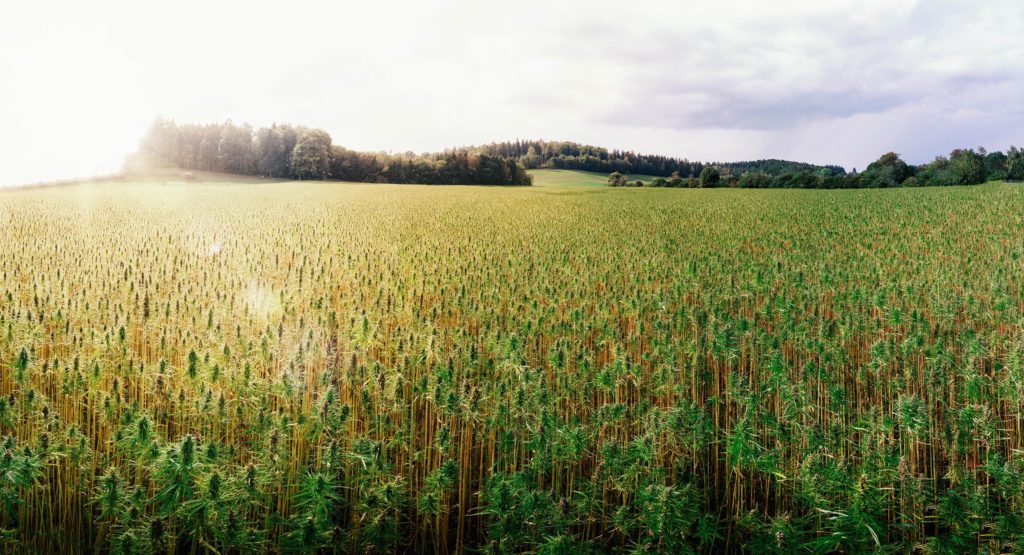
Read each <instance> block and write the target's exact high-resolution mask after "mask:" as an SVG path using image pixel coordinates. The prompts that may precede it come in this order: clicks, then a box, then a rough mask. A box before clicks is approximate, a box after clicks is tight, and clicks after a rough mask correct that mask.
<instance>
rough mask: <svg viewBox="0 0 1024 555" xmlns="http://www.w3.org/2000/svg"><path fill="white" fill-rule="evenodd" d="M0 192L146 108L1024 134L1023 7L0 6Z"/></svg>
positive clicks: (790, 132)
mask: <svg viewBox="0 0 1024 555" xmlns="http://www.w3.org/2000/svg"><path fill="white" fill-rule="evenodd" d="M2 12H3V15H2V20H0V152H2V154H0V184H11V183H23V182H30V181H38V180H44V179H58V178H67V177H73V176H80V175H92V174H97V173H104V172H112V171H116V170H117V169H119V167H120V165H121V162H122V161H123V158H124V155H125V154H126V153H128V152H129V151H132V150H134V149H135V147H136V146H137V143H138V139H139V137H140V136H141V134H142V133H143V132H144V131H145V130H146V128H148V126H149V124H150V123H151V122H152V120H153V119H154V118H155V117H156V116H157V115H163V116H165V117H169V118H173V119H175V120H176V121H178V122H219V121H224V120H226V119H229V118H230V119H231V120H233V121H234V122H236V123H243V122H248V123H251V124H253V125H254V126H261V125H269V124H271V123H273V122H287V123H293V124H304V125H309V126H317V127H322V128H324V129H326V130H327V131H328V132H330V134H331V136H332V137H333V139H334V142H335V143H336V144H342V145H345V146H347V147H350V148H354V149H361V150H392V151H406V150H414V151H427V150H438V149H443V148H445V147H449V146H459V145H470V144H477V143H482V142H489V141H496V140H505V139H515V138H517V137H518V138H543V139H552V140H554V139H557V140H574V141H580V142H585V143H591V144H598V145H602V146H608V147H618V148H627V149H632V150H637V151H642V152H648V153H659V154H667V155H673V156H680V157H687V158H690V159H691V160H712V161H728V160H740V159H754V158H767V157H774V158H787V159H797V160H803V161H810V162H818V163H837V164H840V165H844V166H846V167H847V168H848V169H849V168H852V167H857V168H863V167H864V166H866V165H867V164H868V163H869V162H870V161H872V160H874V159H875V158H877V156H878V155H879V154H881V153H883V152H885V151H889V150H894V151H897V152H900V153H902V154H903V156H904V158H906V159H907V160H908V161H911V162H915V163H921V162H926V161H928V160H930V159H931V158H933V157H934V156H935V155H936V154H943V153H948V151H949V150H951V149H952V148H954V147H961V146H963V147H974V146H978V145H985V146H987V147H989V148H990V149H995V148H999V149H1002V148H1005V147H1007V146H1009V145H1010V144H1022V143H1024V2H1021V0H973V1H967V0H964V1H961V0H831V1H825V0H806V1H805V0H776V1H775V2H765V1H763V0H749V1H747V0H730V1H724V0H715V1H696V2H694V1H687V2H682V1H677V0H674V1H665V2H661V1H644V0H632V1H625V2H624V1H621V0H617V1H615V2H603V1H594V0H578V1H577V0H573V1H563V2H555V1H552V0H547V1H537V2H534V1H520V2H489V1H485V0H459V1H430V0H418V1H414V2H386V1H373V2H370V1H367V2H361V3H360V4H359V5H355V3H352V2H338V1H333V2H326V1H325V2H307V1H295V0H292V1H289V2H281V1H275V2H266V3H262V2H254V1H225V2H214V1H212V0H196V1H192V0H178V1H176V2H159V3H157V2H147V1H140V0H133V1H125V2H111V1H91V2H81V1H77V0H76V1H66V2H47V1H37V2H18V3H6V4H5V6H4V8H3V10H2Z"/></svg>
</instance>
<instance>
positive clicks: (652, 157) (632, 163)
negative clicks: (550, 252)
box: [480, 140, 846, 179]
mask: <svg viewBox="0 0 1024 555" xmlns="http://www.w3.org/2000/svg"><path fill="white" fill-rule="evenodd" d="M480 148H481V149H482V150H483V151H484V152H487V153H489V154H492V155H495V156H502V157H509V158H515V159H516V160H518V161H519V162H520V163H522V164H523V166H525V167H526V168H527V169H537V168H553V169H563V170H582V171H590V172H598V173H609V172H619V173H622V174H641V175H653V176H657V177H665V178H668V177H672V176H673V175H675V176H678V177H681V178H684V179H685V178H690V177H693V178H696V177H699V176H700V174H701V172H703V171H704V168H705V167H707V166H714V167H716V168H719V169H721V170H728V171H729V172H730V173H731V174H734V175H742V174H744V173H748V172H763V173H766V174H768V175H782V174H787V173H798V172H812V173H813V172H818V171H822V170H827V171H829V172H831V173H834V174H837V175H842V174H845V173H846V170H845V169H843V168H842V167H840V166H833V165H827V166H818V165H815V164H807V163H804V162H791V161H788V160H774V159H771V160H754V161H748V162H710V163H704V162H693V161H690V160H688V159H686V158H673V157H671V156H661V155H656V154H638V153H636V152H632V151H622V150H608V149H607V148H602V147H598V146H592V145H584V144H579V143H574V142H570V141H533V140H516V141H507V142H498V143H491V144H487V145H484V146H482V147H480Z"/></svg>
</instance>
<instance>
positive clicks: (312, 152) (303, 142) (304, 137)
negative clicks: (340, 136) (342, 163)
mask: <svg viewBox="0 0 1024 555" xmlns="http://www.w3.org/2000/svg"><path fill="white" fill-rule="evenodd" d="M296 135H297V137H296V141H295V148H294V149H293V150H292V175H293V176H295V177H297V178H298V179H326V178H327V172H328V170H329V169H330V164H331V136H330V135H328V134H327V132H326V131H324V130H323V129H306V128H302V129H299V130H298V132H297V133H296Z"/></svg>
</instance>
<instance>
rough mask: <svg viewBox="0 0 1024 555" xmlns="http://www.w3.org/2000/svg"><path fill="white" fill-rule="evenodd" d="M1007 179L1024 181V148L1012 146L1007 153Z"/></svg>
mask: <svg viewBox="0 0 1024 555" xmlns="http://www.w3.org/2000/svg"><path fill="white" fill-rule="evenodd" d="M1006 179H1007V180H1010V181H1024V148H1017V147H1015V146H1011V147H1010V150H1009V152H1007V154H1006Z"/></svg>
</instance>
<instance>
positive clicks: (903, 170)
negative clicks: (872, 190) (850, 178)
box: [861, 152, 914, 187]
mask: <svg viewBox="0 0 1024 555" xmlns="http://www.w3.org/2000/svg"><path fill="white" fill-rule="evenodd" d="M913 175H914V168H913V167H911V166H909V165H907V163H906V162H904V161H903V160H902V159H901V158H900V155H899V154H896V153H895V152H887V153H885V154H883V155H882V156H881V157H879V158H878V160H875V161H874V162H872V163H871V164H869V165H868V167H867V169H865V170H864V173H863V174H861V177H862V178H863V179H864V180H866V181H868V182H869V183H870V185H869V186H871V187H899V186H900V185H902V184H903V182H904V181H906V180H908V179H910V178H911V177H913Z"/></svg>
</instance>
